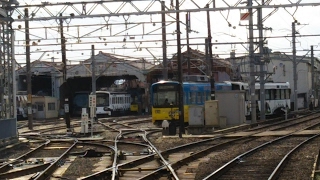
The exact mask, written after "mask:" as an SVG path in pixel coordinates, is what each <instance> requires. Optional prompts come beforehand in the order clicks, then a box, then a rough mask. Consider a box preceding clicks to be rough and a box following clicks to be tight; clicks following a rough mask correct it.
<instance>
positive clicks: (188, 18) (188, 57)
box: [186, 12, 191, 75]
mask: <svg viewBox="0 0 320 180" xmlns="http://www.w3.org/2000/svg"><path fill="white" fill-rule="evenodd" d="M189 32H190V12H187V14H186V36H187V62H188V75H190V73H191V72H190V63H191V62H190V46H189Z"/></svg>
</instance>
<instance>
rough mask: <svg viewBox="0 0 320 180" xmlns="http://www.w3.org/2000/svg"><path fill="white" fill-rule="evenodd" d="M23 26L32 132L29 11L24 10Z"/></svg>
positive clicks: (29, 122) (29, 118)
mask: <svg viewBox="0 0 320 180" xmlns="http://www.w3.org/2000/svg"><path fill="white" fill-rule="evenodd" d="M24 17H25V26H26V34H25V38H26V63H27V94H28V101H27V109H28V128H29V129H30V130H33V122H32V121H33V115H32V88H31V68H30V37H29V11H28V8H25V9H24Z"/></svg>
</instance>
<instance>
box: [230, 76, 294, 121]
mask: <svg viewBox="0 0 320 180" xmlns="http://www.w3.org/2000/svg"><path fill="white" fill-rule="evenodd" d="M224 83H226V84H227V85H228V86H230V88H231V90H244V91H245V92H246V93H245V107H246V108H245V115H246V117H247V118H250V117H251V106H250V104H251V101H250V99H251V96H250V94H249V89H250V86H249V85H248V83H244V82H233V81H225V82H224ZM264 89H265V104H264V106H265V114H266V115H267V116H271V115H282V114H284V112H283V111H282V110H281V109H283V108H284V109H287V110H290V94H291V89H290V84H289V82H283V83H274V82H266V83H265V85H264ZM255 99H256V102H257V108H256V109H257V114H259V113H260V110H261V101H260V83H259V82H256V83H255Z"/></svg>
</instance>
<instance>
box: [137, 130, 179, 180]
mask: <svg viewBox="0 0 320 180" xmlns="http://www.w3.org/2000/svg"><path fill="white" fill-rule="evenodd" d="M147 135H148V133H147V132H146V131H145V134H144V136H143V139H144V140H145V141H146V142H147V143H148V144H149V146H150V147H151V148H152V150H153V151H154V152H155V153H156V154H157V155H158V156H159V157H160V159H161V161H162V164H164V165H165V166H166V168H167V169H168V170H169V171H170V173H171V175H172V176H173V178H174V179H176V180H178V179H179V177H178V175H177V174H176V172H175V171H174V169H173V168H172V167H171V165H170V163H168V161H166V160H165V158H164V157H163V156H162V155H161V152H160V151H158V149H157V148H156V147H155V146H154V145H153V144H152V143H151V142H150V141H149V139H148V138H147Z"/></svg>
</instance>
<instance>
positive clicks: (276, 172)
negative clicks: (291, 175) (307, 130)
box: [268, 133, 320, 180]
mask: <svg viewBox="0 0 320 180" xmlns="http://www.w3.org/2000/svg"><path fill="white" fill-rule="evenodd" d="M319 136H320V133H319V134H316V135H314V136H312V137H310V138H308V139H307V140H305V141H303V142H301V143H300V144H298V145H297V146H296V147H294V148H293V149H292V150H291V151H289V152H288V153H287V154H286V155H285V156H284V157H283V159H282V160H281V161H280V163H279V164H278V165H277V167H276V168H275V169H274V170H273V172H272V173H271V175H270V176H269V178H268V180H276V179H278V178H279V175H280V173H281V170H282V169H283V168H284V166H285V165H286V164H287V162H288V161H289V158H290V157H291V155H292V154H293V153H294V152H295V151H296V150H298V149H299V148H300V147H301V146H303V145H304V144H306V143H308V142H309V141H311V140H312V139H314V138H316V137H319Z"/></svg>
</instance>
